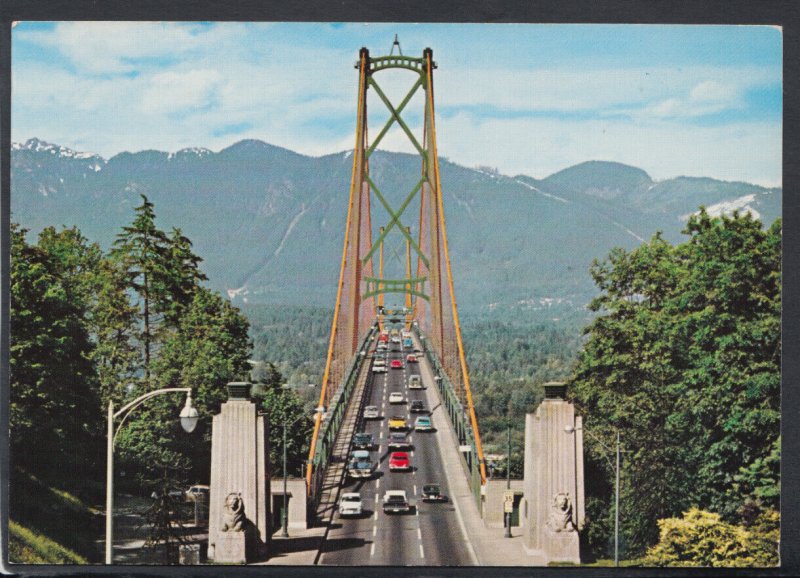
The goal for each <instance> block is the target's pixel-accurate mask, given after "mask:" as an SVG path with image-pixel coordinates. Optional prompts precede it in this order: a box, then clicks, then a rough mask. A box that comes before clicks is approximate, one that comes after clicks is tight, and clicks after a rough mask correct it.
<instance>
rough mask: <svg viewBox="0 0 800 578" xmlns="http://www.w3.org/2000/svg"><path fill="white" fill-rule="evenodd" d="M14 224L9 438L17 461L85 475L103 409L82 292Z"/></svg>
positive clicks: (92, 460)
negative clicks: (92, 361) (30, 243)
mask: <svg viewBox="0 0 800 578" xmlns="http://www.w3.org/2000/svg"><path fill="white" fill-rule="evenodd" d="M25 233H26V231H25V230H24V229H20V228H19V227H17V226H15V225H12V227H11V275H10V291H11V334H12V336H13V337H12V339H11V345H10V366H11V379H10V386H11V387H10V402H11V403H10V420H9V421H10V441H11V456H12V460H13V463H14V464H15V465H16V466H22V467H25V468H28V469H31V470H32V471H40V472H45V471H46V472H51V473H54V472H59V473H61V474H62V475H74V476H75V477H76V478H80V477H84V476H87V475H90V474H91V472H92V471H93V468H94V467H96V465H97V461H98V460H99V458H100V452H98V449H99V448H98V444H97V443H96V440H97V438H96V437H94V434H95V433H96V431H97V419H98V416H100V415H101V412H100V405H99V398H98V395H97V389H96V387H97V375H96V372H95V369H94V367H93V365H92V363H91V362H90V357H91V353H92V344H91V341H90V338H89V334H88V331H87V329H86V326H85V325H84V323H83V319H84V318H85V316H86V314H87V311H86V305H85V303H84V302H83V301H82V298H81V294H82V290H81V288H80V287H79V286H78V284H77V283H75V282H74V281H75V280H74V278H73V277H70V276H68V275H65V274H64V268H63V267H62V262H61V261H59V260H58V258H57V257H55V256H53V255H52V254H51V253H49V252H48V251H47V250H45V249H43V248H40V247H37V246H32V245H29V244H28V243H27V241H26V239H25Z"/></svg>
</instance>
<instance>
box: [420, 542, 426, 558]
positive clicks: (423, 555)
mask: <svg viewBox="0 0 800 578" xmlns="http://www.w3.org/2000/svg"><path fill="white" fill-rule="evenodd" d="M419 557H420V558H424V557H425V550H423V549H422V544H420V545H419Z"/></svg>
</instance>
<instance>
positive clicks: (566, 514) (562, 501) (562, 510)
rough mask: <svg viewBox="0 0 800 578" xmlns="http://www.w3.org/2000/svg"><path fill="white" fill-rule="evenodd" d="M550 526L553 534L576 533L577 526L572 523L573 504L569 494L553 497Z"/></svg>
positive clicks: (564, 493)
mask: <svg viewBox="0 0 800 578" xmlns="http://www.w3.org/2000/svg"><path fill="white" fill-rule="evenodd" d="M548 526H549V527H550V530H552V531H553V532H574V531H575V525H574V524H573V522H572V502H570V499H569V492H559V493H557V494H556V495H555V496H553V505H552V507H551V509H550V519H549V521H548Z"/></svg>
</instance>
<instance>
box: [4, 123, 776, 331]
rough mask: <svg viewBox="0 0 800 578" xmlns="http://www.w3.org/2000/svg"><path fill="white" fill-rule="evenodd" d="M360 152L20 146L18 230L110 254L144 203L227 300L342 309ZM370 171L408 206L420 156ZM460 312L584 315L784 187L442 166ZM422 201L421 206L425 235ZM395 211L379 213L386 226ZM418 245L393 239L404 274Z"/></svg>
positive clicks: (759, 208) (254, 146)
mask: <svg viewBox="0 0 800 578" xmlns="http://www.w3.org/2000/svg"><path fill="white" fill-rule="evenodd" d="M351 163H352V159H351V158H350V153H349V152H343V153H337V154H331V155H326V156H322V157H308V156H304V155H300V154H297V153H294V152H292V151H290V150H287V149H283V148H280V147H275V146H272V145H270V144H267V143H265V142H262V141H257V140H246V141H241V142H238V143H235V144H233V145H231V146H230V147H228V148H226V149H223V150H221V151H219V152H212V151H209V150H207V149H202V148H192V149H184V150H181V151H178V152H175V153H166V152H160V151H140V152H135V153H130V152H124V153H120V154H118V155H116V156H114V157H112V158H110V159H107V160H106V159H103V158H101V157H99V156H97V155H92V154H87V153H80V152H75V151H71V150H69V149H67V148H65V147H62V146H59V145H52V144H48V143H45V142H43V141H40V140H37V139H30V140H28V141H27V142H25V143H22V144H19V143H15V144H14V145H13V146H12V158H11V185H12V187H11V190H12V194H11V208H12V219H13V220H14V221H18V222H20V223H21V224H22V225H23V226H25V227H27V228H30V229H32V230H33V231H34V232H37V231H38V230H41V229H42V228H43V227H45V226H48V225H67V226H71V225H77V226H78V227H79V228H80V229H81V230H82V231H83V233H84V234H85V235H86V236H87V237H89V238H90V239H92V240H96V241H98V242H99V243H100V244H101V245H102V246H104V247H108V246H109V245H110V243H112V242H113V240H114V236H115V234H116V233H117V232H118V231H119V229H120V227H121V226H123V225H125V224H127V223H128V222H129V221H130V219H131V218H132V215H133V207H134V206H136V205H138V204H139V202H140V198H139V195H140V194H145V195H147V196H148V197H149V198H150V200H151V201H153V202H154V203H155V207H156V213H157V215H158V222H159V226H161V227H162V228H165V229H168V228H170V227H173V226H175V227H180V228H181V229H182V230H183V232H184V234H186V235H187V236H188V237H189V238H191V239H192V241H193V242H194V248H195V251H196V252H197V253H198V254H199V255H201V256H202V257H203V258H204V260H205V261H204V263H203V270H204V271H205V273H206V274H207V275H208V277H209V283H210V284H211V286H212V287H213V288H215V289H218V290H221V291H227V293H228V295H229V296H231V297H232V298H233V299H234V300H243V301H244V300H246V301H248V302H251V303H259V302H261V303H286V304H313V305H322V306H329V305H330V304H332V303H333V299H334V296H335V285H336V280H337V277H338V268H339V267H338V264H339V260H340V256H341V253H340V252H341V246H342V240H343V237H344V222H345V217H346V210H347V206H346V204H347V194H348V189H349V180H350V173H351V166H352V164H351ZM370 171H371V175H372V177H373V179H374V180H375V182H376V183H377V184H378V185H379V186H380V187H381V191H382V192H383V193H384V194H385V195H386V196H387V197H388V198H389V199H390V200H391V201H390V202H392V203H393V204H394V206H398V205H400V203H401V202H402V199H403V198H404V197H405V195H406V194H407V193H408V192H409V191H410V190H411V189H412V188H413V187H414V185H415V184H416V182H415V179H416V178H418V177H417V175H418V174H419V160H418V157H416V156H413V155H406V154H399V153H388V152H381V151H378V152H376V153H375V154H374V155H373V156H372V158H371V161H370ZM441 173H442V188H443V190H444V195H445V197H444V201H445V214H446V219H447V226H448V238H449V241H450V254H451V258H452V262H453V274H454V276H455V282H456V291H457V295H458V301H459V304H460V305H461V307H462V309H464V310H468V311H472V312H475V313H479V312H481V311H483V312H489V311H498V310H500V311H503V310H506V311H509V312H510V311H513V310H518V309H521V308H522V309H526V310H528V311H533V312H535V311H537V310H538V311H540V312H541V314H542V316H543V317H544V318H552V317H560V316H561V314H562V313H565V312H567V310H575V309H581V308H582V307H583V305H584V304H585V303H586V302H587V301H588V299H589V298H590V297H591V295H592V294H593V293H594V287H593V285H592V283H591V279H590V278H589V275H588V274H587V269H588V267H589V265H590V263H591V261H592V259H594V258H601V257H603V256H605V255H606V254H607V253H608V251H609V249H610V248H611V247H613V246H622V247H628V248H630V247H633V246H635V245H637V244H639V243H640V242H641V240H642V239H647V238H649V237H650V236H651V235H652V234H654V233H655V232H656V231H657V230H662V231H664V233H665V237H667V238H668V239H670V240H672V241H677V240H679V239H680V237H681V235H680V230H681V229H682V227H683V223H684V222H685V220H686V219H687V218H688V215H689V214H690V213H691V212H693V211H695V210H697V207H698V206H699V205H701V204H704V205H706V206H708V207H714V210H717V211H724V210H732V209H734V208H738V209H740V210H750V211H751V212H753V213H754V214H756V215H757V216H760V217H761V218H762V219H764V220H765V221H767V222H772V220H774V219H775V218H776V217H777V216H779V215H780V211H781V195H782V191H781V190H780V189H765V188H762V187H758V186H756V185H750V184H746V183H728V182H723V181H717V180H713V179H707V178H688V177H680V178H676V179H670V180H667V181H661V182H654V181H652V180H651V178H650V177H649V176H648V175H647V173H646V172H644V171H642V170H641V169H637V168H635V167H628V166H626V165H621V164H618V163H607V162H599V161H591V162H587V163H582V164H580V165H576V166H574V167H570V168H567V169H565V170H563V171H560V172H558V173H556V174H554V175H551V176H549V177H547V178H545V179H542V180H537V179H534V178H532V177H529V176H525V175H519V176H515V177H509V176H504V175H500V174H497V173H492V172H488V171H483V170H478V169H471V168H467V167H463V166H460V165H457V164H454V163H451V162H448V161H445V160H442V161H441ZM418 211H419V209H418V206H417V208H415V207H414V205H413V204H412V205H411V206H409V208H408V210H407V212H406V215H408V217H407V218H406V219H407V224H409V225H411V226H412V233H413V232H414V231H415V228H416V227H415V225H414V223H413V222H414V220H415V219H414V216H415V215H416V214H418ZM381 220H383V221H384V222H385V213H382V209H380V207H379V206H378V204H377V203H375V204H373V223H378V222H380V221H381ZM402 250H403V247H402V243H401V242H400V241H399V240H398V239H397V238H396V239H395V240H394V241H390V242H389V243H388V244H387V262H388V264H387V266H388V267H392V266H395V267H397V266H399V264H398V263H399V262H400V260H399V258H396V257H394V256H393V255H394V254H395V253H398V254H402Z"/></svg>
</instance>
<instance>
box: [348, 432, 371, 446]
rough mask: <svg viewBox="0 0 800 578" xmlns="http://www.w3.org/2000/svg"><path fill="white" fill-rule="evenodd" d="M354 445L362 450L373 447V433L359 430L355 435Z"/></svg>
mask: <svg viewBox="0 0 800 578" xmlns="http://www.w3.org/2000/svg"><path fill="white" fill-rule="evenodd" d="M353 447H354V448H356V449H360V450H371V449H372V434H371V433H366V432H359V433H357V434H355V435H354V436H353Z"/></svg>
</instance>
